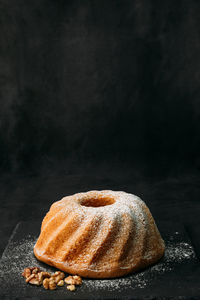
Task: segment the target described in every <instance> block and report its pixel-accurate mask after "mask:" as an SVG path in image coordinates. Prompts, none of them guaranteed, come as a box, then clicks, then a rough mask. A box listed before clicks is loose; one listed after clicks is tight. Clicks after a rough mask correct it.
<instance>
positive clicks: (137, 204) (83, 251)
mask: <svg viewBox="0 0 200 300" xmlns="http://www.w3.org/2000/svg"><path fill="white" fill-rule="evenodd" d="M164 249H165V245H164V241H163V240H162V238H161V236H160V233H159V231H158V229H157V227H156V224H155V222H154V219H153V217H152V215H151V213H150V211H149V209H148V208H147V206H146V205H145V203H144V202H143V201H142V200H141V199H140V198H138V197H137V196H135V195H132V194H128V193H125V192H115V191H109V190H105V191H89V192H86V193H78V194H75V195H73V196H68V197H64V198H63V199H62V200H60V201H57V202H55V203H53V205H52V206H51V208H50V210H49V212H48V213H47V214H46V216H45V218H44V220H43V222H42V226H41V233H40V236H39V238H38V240H37V242H36V245H35V247H34V254H35V256H36V257H37V259H39V260H40V261H43V262H45V263H47V264H49V265H52V266H54V267H57V268H58V269H60V270H63V271H65V272H67V273H71V274H78V275H80V276H83V277H90V278H111V277H119V276H123V275H126V274H128V273H130V272H133V271H138V270H140V269H142V268H145V267H147V266H149V265H151V264H153V263H155V262H157V261H158V260H159V259H160V258H161V257H162V256H163V254H164Z"/></svg>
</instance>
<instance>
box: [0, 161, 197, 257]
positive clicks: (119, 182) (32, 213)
mask: <svg viewBox="0 0 200 300" xmlns="http://www.w3.org/2000/svg"><path fill="white" fill-rule="evenodd" d="M92 189H112V190H123V191H126V192H130V193H133V194H136V195H138V196H140V197H141V198H142V199H143V200H144V201H145V202H146V204H147V206H148V207H149V208H150V211H151V212H152V215H153V216H154V218H155V220H156V221H157V220H158V221H159V220H161V221H167V222H172V221H173V222H174V221H176V222H177V221H178V222H179V223H182V224H184V226H185V230H186V232H187V234H188V236H189V238H190V240H191V242H192V245H193V247H194V249H195V252H196V255H197V257H198V258H200V240H199V231H200V217H199V216H200V181H199V173H197V172H185V173H183V174H179V175H176V176H175V175H173V176H172V175H171V176H167V177H160V178H158V177H157V178H156V176H154V177H150V176H141V175H140V174H139V173H137V172H135V171H134V170H130V169H129V170H128V169H127V168H123V167H121V168H115V167H113V168H107V169H106V168H105V169H104V167H103V166H102V168H98V169H95V168H93V169H92V168H91V169H90V170H89V169H88V170H87V169H85V170H84V169H83V170H81V172H77V173H76V174H69V173H67V172H57V173H56V172H54V173H48V174H47V173H45V174H40V175H34V176H33V175H30V174H29V175H26V176H25V175H23V176H22V175H20V176H19V175H16V174H15V175H12V176H11V175H4V176H1V181H0V199H1V206H0V215H1V219H0V237H1V243H0V253H1V254H2V252H3V250H4V248H5V246H6V244H7V242H8V239H9V237H10V235H11V233H12V231H13V229H14V227H15V225H16V224H17V223H18V222H19V221H35V220H41V221H42V219H43V217H44V215H45V213H46V212H47V211H48V209H49V207H50V205H51V204H52V203H53V202H54V201H57V200H59V199H61V198H62V197H63V196H66V195H70V194H73V193H76V192H81V191H87V190H92Z"/></svg>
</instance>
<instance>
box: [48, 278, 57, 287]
mask: <svg viewBox="0 0 200 300" xmlns="http://www.w3.org/2000/svg"><path fill="white" fill-rule="evenodd" d="M49 289H50V290H55V289H56V282H55V280H54V279H53V278H52V277H50V279H49Z"/></svg>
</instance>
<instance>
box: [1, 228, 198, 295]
mask: <svg viewBox="0 0 200 300" xmlns="http://www.w3.org/2000/svg"><path fill="white" fill-rule="evenodd" d="M39 229H40V222H37V223H36V222H22V223H19V224H18V226H17V227H16V228H15V230H14V232H13V235H12V236H11V239H10V241H9V244H8V246H7V248H6V249H5V251H4V253H3V256H2V259H1V261H0V278H1V281H0V293H1V296H2V297H8V298H11V299H22V298H27V297H29V298H31V299H141V298H144V299H145V298H149V299H155V298H160V299H162V298H165V297H172V298H173V299H175V298H178V297H180V296H181V297H183V296H184V298H192V297H199V296H200V263H199V261H198V259H197V257H196V254H195V252H194V249H193V247H192V245H191V242H190V240H189V238H188V236H187V234H186V232H185V230H184V227H183V226H182V225H180V224H178V223H170V222H159V229H160V231H161V234H162V236H163V238H164V240H165V243H166V252H165V256H164V258H163V259H161V260H160V262H159V263H157V264H156V265H154V266H152V267H150V268H148V269H146V270H144V271H141V272H138V273H137V274H131V275H129V276H126V277H124V278H122V279H110V280H92V279H84V281H83V285H82V286H81V287H78V288H77V290H76V292H74V293H71V292H69V291H67V290H66V288H65V287H62V288H58V289H57V290H55V291H46V290H44V289H43V288H42V287H36V286H31V285H27V284H26V283H25V282H24V279H23V278H22V277H21V271H22V270H23V268H24V267H27V266H35V265H37V266H40V267H41V268H42V269H44V270H48V271H52V270H54V268H51V267H48V266H47V265H45V264H43V263H40V262H38V261H37V260H36V258H35V257H34V255H33V245H34V243H35V240H36V238H37V236H38V234H39Z"/></svg>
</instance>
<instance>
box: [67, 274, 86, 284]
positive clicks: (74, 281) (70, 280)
mask: <svg viewBox="0 0 200 300" xmlns="http://www.w3.org/2000/svg"><path fill="white" fill-rule="evenodd" d="M65 283H66V284H72V285H81V284H82V279H81V277H80V276H78V275H74V276H71V275H70V276H68V277H66V278H65Z"/></svg>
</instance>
